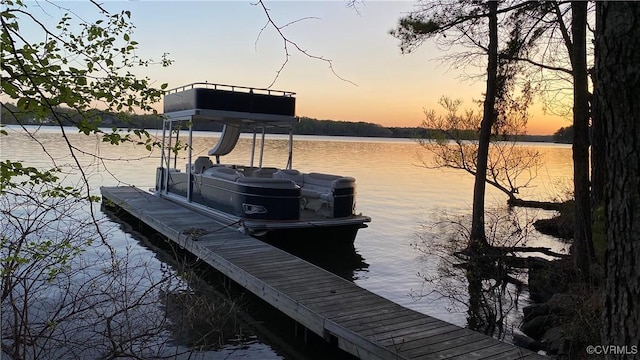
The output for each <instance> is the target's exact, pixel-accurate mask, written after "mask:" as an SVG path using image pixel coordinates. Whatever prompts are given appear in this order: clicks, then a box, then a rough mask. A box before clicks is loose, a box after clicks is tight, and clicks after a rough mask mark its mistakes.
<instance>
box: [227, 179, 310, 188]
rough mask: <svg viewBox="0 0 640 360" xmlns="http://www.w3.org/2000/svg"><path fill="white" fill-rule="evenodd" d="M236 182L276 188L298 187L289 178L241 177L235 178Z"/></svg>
mask: <svg viewBox="0 0 640 360" xmlns="http://www.w3.org/2000/svg"><path fill="white" fill-rule="evenodd" d="M236 181H237V182H238V183H241V184H246V185H251V186H255V187H264V188H276V189H298V188H300V187H299V186H298V185H296V184H295V183H294V182H293V181H291V180H289V179H273V178H257V177H241V178H238V179H237V180H236Z"/></svg>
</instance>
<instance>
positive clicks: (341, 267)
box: [272, 242, 369, 281]
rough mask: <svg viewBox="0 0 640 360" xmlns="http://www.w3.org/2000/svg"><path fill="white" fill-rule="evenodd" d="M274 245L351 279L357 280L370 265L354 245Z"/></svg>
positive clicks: (274, 243) (285, 243) (276, 243)
mask: <svg viewBox="0 0 640 360" xmlns="http://www.w3.org/2000/svg"><path fill="white" fill-rule="evenodd" d="M272 245H274V246H277V247H278V248H280V249H282V250H284V251H286V252H288V253H290V254H293V255H295V256H297V257H299V258H301V259H304V260H306V261H308V262H310V263H312V264H314V265H316V266H318V267H321V268H323V269H325V270H327V271H329V272H331V273H333V274H335V275H338V276H340V277H341V278H343V279H346V280H349V281H355V280H357V279H358V278H359V277H360V276H362V273H363V272H366V271H367V268H368V267H369V264H367V263H366V262H365V260H364V258H363V257H362V256H361V255H360V254H359V253H358V252H357V250H356V249H355V248H354V247H353V246H344V247H341V248H331V247H322V246H321V245H320V246H313V247H310V246H308V245H306V244H296V243H292V242H279V243H278V242H272Z"/></svg>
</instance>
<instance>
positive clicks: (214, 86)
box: [165, 82, 296, 97]
mask: <svg viewBox="0 0 640 360" xmlns="http://www.w3.org/2000/svg"><path fill="white" fill-rule="evenodd" d="M191 89H214V90H224V91H230V92H244V93H253V94H266V95H273V96H285V97H293V96H295V95H296V93H295V92H292V91H284V90H275V89H267V88H254V87H247V86H237V85H225V84H214V83H209V82H195V83H191V84H187V85H183V86H180V87H177V88H173V89H169V90H166V91H165V95H168V94H175V93H179V92H182V91H186V90H191Z"/></svg>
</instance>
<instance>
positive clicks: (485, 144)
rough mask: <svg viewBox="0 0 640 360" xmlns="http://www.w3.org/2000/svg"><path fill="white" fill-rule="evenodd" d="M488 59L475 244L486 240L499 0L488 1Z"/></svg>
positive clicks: (476, 189)
mask: <svg viewBox="0 0 640 360" xmlns="http://www.w3.org/2000/svg"><path fill="white" fill-rule="evenodd" d="M488 7H489V60H488V64H487V93H486V95H485V100H484V114H483V117H482V122H481V124H480V136H479V139H478V158H477V159H478V160H477V161H478V163H477V165H476V178H475V184H474V186H473V213H472V216H471V239H470V241H471V243H470V245H471V246H470V247H471V249H472V250H473V248H474V246H477V245H482V244H486V242H487V239H486V235H485V231H484V196H485V181H486V178H487V159H488V157H489V144H490V142H491V126H492V125H493V123H494V121H495V118H496V112H495V103H496V92H497V91H496V90H497V86H498V84H497V74H498V16H497V12H498V3H497V2H496V1H489V3H488Z"/></svg>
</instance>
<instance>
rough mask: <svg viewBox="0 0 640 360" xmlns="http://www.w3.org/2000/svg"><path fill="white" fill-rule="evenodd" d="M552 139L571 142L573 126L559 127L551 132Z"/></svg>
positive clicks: (558, 141) (565, 142) (559, 141)
mask: <svg viewBox="0 0 640 360" xmlns="http://www.w3.org/2000/svg"><path fill="white" fill-rule="evenodd" d="M553 141H554V142H557V143H564V144H571V143H572V142H573V126H567V127H561V128H560V129H558V131H556V132H555V133H553Z"/></svg>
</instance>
